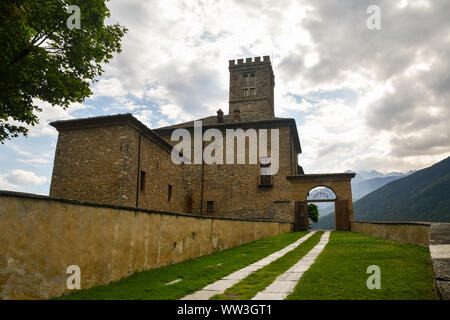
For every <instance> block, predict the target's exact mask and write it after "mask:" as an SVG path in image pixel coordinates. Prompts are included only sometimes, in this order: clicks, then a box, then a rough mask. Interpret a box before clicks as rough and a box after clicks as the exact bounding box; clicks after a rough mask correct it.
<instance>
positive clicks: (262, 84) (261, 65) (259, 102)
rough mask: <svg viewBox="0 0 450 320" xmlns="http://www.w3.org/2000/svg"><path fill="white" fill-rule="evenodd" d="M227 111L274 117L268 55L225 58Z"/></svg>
mask: <svg viewBox="0 0 450 320" xmlns="http://www.w3.org/2000/svg"><path fill="white" fill-rule="evenodd" d="M228 70H229V71H230V101H229V111H228V113H229V114H233V112H234V110H239V111H240V113H241V115H243V116H245V115H246V116H252V117H255V118H272V117H274V101H273V99H274V87H275V77H274V75H273V70H272V64H271V63H270V58H269V56H264V57H263V59H262V60H261V58H260V57H255V58H254V60H253V59H252V58H247V59H245V61H244V59H238V60H237V63H236V61H235V60H230V61H229V67H228Z"/></svg>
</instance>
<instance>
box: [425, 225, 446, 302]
mask: <svg viewBox="0 0 450 320" xmlns="http://www.w3.org/2000/svg"><path fill="white" fill-rule="evenodd" d="M430 255H431V261H432V262H433V269H434V276H435V278H436V287H437V289H438V294H439V296H440V298H441V299H443V300H450V223H433V224H432V225H431V232H430Z"/></svg>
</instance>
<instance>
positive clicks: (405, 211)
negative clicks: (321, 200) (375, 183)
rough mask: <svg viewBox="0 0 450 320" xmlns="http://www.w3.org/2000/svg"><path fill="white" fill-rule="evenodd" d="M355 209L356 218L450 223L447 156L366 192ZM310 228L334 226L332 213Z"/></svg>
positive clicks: (357, 202)
mask: <svg viewBox="0 0 450 320" xmlns="http://www.w3.org/2000/svg"><path fill="white" fill-rule="evenodd" d="M354 210H355V220H356V221H429V222H450V157H449V158H447V159H445V160H442V161H441V162H438V163H436V164H435V165H433V166H431V167H429V168H425V169H422V170H419V171H417V172H415V173H413V174H411V175H408V176H406V177H404V178H401V179H398V180H395V181H392V182H390V183H388V184H386V185H384V186H382V187H381V188H379V189H377V190H375V191H373V192H371V193H369V194H368V195H366V196H365V197H363V198H361V199H359V200H358V201H355V202H354ZM320 213H322V212H320ZM311 227H312V229H334V212H332V213H331V214H329V215H321V216H319V223H317V224H314V223H313V224H312V225H311Z"/></svg>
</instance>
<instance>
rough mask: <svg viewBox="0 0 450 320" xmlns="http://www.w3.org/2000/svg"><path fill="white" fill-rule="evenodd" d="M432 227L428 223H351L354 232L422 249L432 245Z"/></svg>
mask: <svg viewBox="0 0 450 320" xmlns="http://www.w3.org/2000/svg"><path fill="white" fill-rule="evenodd" d="M430 227H431V223H427V222H383V221H374V222H359V221H352V222H350V228H351V230H352V231H354V232H359V233H363V234H367V235H370V236H374V237H379V238H384V239H389V240H394V241H400V242H408V243H412V244H416V245H419V246H422V247H428V245H429V244H430Z"/></svg>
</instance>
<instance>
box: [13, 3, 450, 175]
mask: <svg viewBox="0 0 450 320" xmlns="http://www.w3.org/2000/svg"><path fill="white" fill-rule="evenodd" d="M369 5H378V6H380V8H381V19H382V20H381V30H368V29H367V27H366V20H367V18H368V14H367V12H366V9H367V7H368V6H369ZM108 7H109V8H110V9H111V18H110V21H109V22H110V23H116V22H119V23H120V24H123V25H125V26H126V27H127V28H128V29H129V32H128V33H127V34H126V35H125V37H124V39H123V45H122V49H123V50H122V52H121V53H120V54H118V55H115V57H114V59H113V60H112V61H111V63H109V64H108V65H106V66H105V73H104V77H103V78H100V79H99V81H98V82H97V83H95V84H94V85H93V86H92V90H93V92H94V95H93V97H92V99H91V100H89V101H88V102H87V103H86V104H81V105H74V107H73V108H69V109H67V110H63V109H61V108H59V107H51V106H49V105H47V104H45V103H41V104H40V105H41V106H42V107H43V112H42V114H41V123H40V124H39V125H38V126H36V127H34V128H31V131H30V136H31V138H34V137H40V136H53V137H55V136H56V130H54V129H53V128H52V127H50V126H48V122H50V121H54V120H60V119H70V118H73V117H77V116H78V115H79V114H82V111H84V110H85V109H89V111H92V113H94V114H95V115H99V114H110V113H118V112H120V113H123V112H133V113H134V114H135V115H136V116H137V117H138V118H139V119H140V120H141V121H143V122H144V123H146V124H147V125H148V126H151V127H155V126H165V125H168V124H173V123H177V122H182V121H189V120H193V119H196V118H201V117H205V116H208V115H214V113H215V110H217V109H218V108H222V110H227V109H228V108H227V105H228V84H229V74H228V60H229V59H235V58H245V57H252V56H263V55H269V56H271V60H272V65H273V68H274V73H275V82H276V86H275V113H276V115H277V116H282V117H289V118H295V119H296V121H297V125H298V129H299V134H300V139H301V144H302V149H303V154H302V155H301V156H300V163H301V165H303V166H304V168H305V170H306V172H329V171H344V170H347V169H353V170H372V169H376V170H379V171H392V170H397V171H408V170H410V169H420V168H421V167H425V166H428V165H431V164H432V163H434V162H436V161H439V160H440V159H443V158H445V157H446V156H448V155H449V154H450V141H449V128H450V123H449V121H450V111H449V110H450V106H449V101H450V90H449V88H450V72H449V70H450V67H449V61H450V20H449V19H448V12H450V2H449V1H448V0H433V1H425V0H358V1H341V0H327V1H315V0H305V1H295V0H281V1H276V2H274V1H238V0H235V1H212V0H207V1H203V0H202V1H200V0H193V1H182V0H174V1H141V0H127V1H112V2H109V3H108ZM22 151H24V152H29V150H22ZM15 156H16V157H17V158H18V159H22V162H23V163H24V164H26V161H27V160H28V159H32V158H30V157H27V156H26V155H25V154H15ZM37 162H38V159H37V158H36V161H35V163H37Z"/></svg>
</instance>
